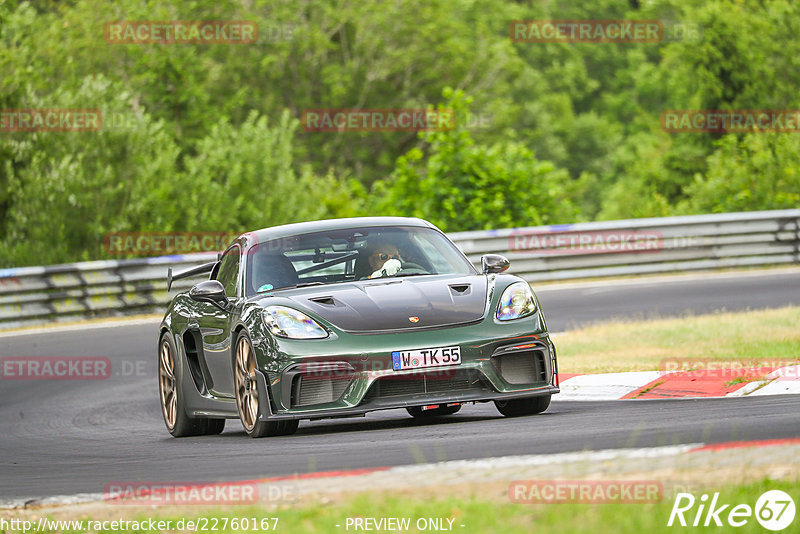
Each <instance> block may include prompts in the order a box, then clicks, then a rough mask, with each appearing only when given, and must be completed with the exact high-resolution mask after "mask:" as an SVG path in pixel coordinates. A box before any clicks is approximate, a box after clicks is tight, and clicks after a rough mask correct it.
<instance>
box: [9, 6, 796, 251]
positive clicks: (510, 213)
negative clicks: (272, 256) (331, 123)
mask: <svg viewBox="0 0 800 534" xmlns="http://www.w3.org/2000/svg"><path fill="white" fill-rule="evenodd" d="M614 18H618V19H629V20H631V19H632V20H659V21H661V22H663V23H664V27H665V29H666V31H667V34H666V39H665V40H664V41H662V42H659V43H602V44H597V43H515V42H512V41H511V39H509V34H508V28H509V26H508V25H509V22H510V21H512V20H515V19H567V20H569V19H572V20H575V19H598V20H608V19H614ZM120 20H129V21H133V20H155V21H159V20H160V21H165V20H246V21H254V22H255V23H256V24H257V25H258V27H259V33H260V37H259V40H258V42H257V43H256V44H252V45H224V44H203V45H163V44H145V45H121V44H112V43H108V42H106V40H105V38H104V27H105V25H106V24H107V23H109V22H112V21H120ZM676 24H677V25H678V27H683V28H685V29H686V28H688V29H689V30H690V32H689V34H687V35H684V36H680V35H677V34H675V33H674V31H673V28H674V27H675V25H676ZM681 25H682V26H681ZM799 33H800V3H798V2H793V1H791V0H763V1H761V0H709V1H705V0H650V1H648V2H633V1H630V0H598V1H597V2H590V3H586V2H584V3H579V2H571V1H567V0H554V1H550V2H516V1H514V0H487V1H485V2H476V1H475V0H399V1H392V2H386V1H383V0H366V1H364V2H349V1H346V0H321V1H319V2H315V3H313V4H309V3H307V2H299V1H297V0H279V1H269V2H267V1H265V0H253V1H248V2H241V1H238V0H220V1H214V2H212V1H210V0H187V1H183V2H177V1H175V0H171V1H167V2H163V1H156V0H120V1H118V2H97V1H94V0H75V1H73V2H54V1H49V2H27V1H24V0H0V109H3V110H4V109H19V108H34V107H43V108H54V107H67V106H72V107H82V108H97V109H102V110H104V112H107V113H108V114H110V115H113V116H115V117H117V116H118V117H123V118H124V117H128V118H129V119H130V120H127V122H125V121H123V122H122V123H121V125H120V124H117V125H116V126H114V125H110V126H107V127H104V128H103V130H102V131H100V132H81V133H76V132H61V133H55V132H53V133H47V132H32V133H8V132H0V266H7V265H23V264H42V263H51V262H61V261H70V260H80V259H88V258H98V257H103V254H102V250H101V247H100V242H101V239H102V236H103V235H104V234H105V233H107V232H112V231H148V230H152V231H173V230H174V231H182V230H185V231H200V230H209V231H239V230H248V229H252V228H256V227H262V226H268V225H272V224H279V223H283V222H289V221H297V220H304V219H313V218H322V217H344V216H354V215H363V214H375V215H380V214H390V213H391V214H413V215H419V216H422V217H425V218H428V219H431V220H432V221H434V222H436V223H437V224H439V225H441V226H442V227H444V228H446V229H448V230H461V229H464V230H466V229H479V228H497V227H504V226H521V225H530V224H547V223H552V222H571V221H574V220H593V219H616V218H628V217H648V216H662V215H672V214H679V213H681V214H682V213H701V212H707V211H724V210H734V209H735V210H758V209H770V208H775V207H797V206H798V199H797V190H798V188H797V178H796V173H797V172H798V171H797V169H798V162H797V161H796V158H795V156H794V154H795V153H796V152H797V150H796V149H797V145H796V143H797V141H796V135H797V134H763V133H752V134H747V135H726V136H720V135H715V134H670V133H666V132H664V131H663V130H662V129H661V126H660V122H659V117H660V114H661V112H662V111H664V110H669V109H704V108H709V109H723V110H732V109H798V108H800V97H798V93H797V87H798V86H800V39H797V35H798V34H799ZM447 88H455V89H457V90H456V91H454V92H452V93H447V92H446V89H447ZM443 94H446V95H447V96H446V97H445V98H444V99H443V98H442V95H443ZM465 95H468V96H469V99H467V97H466V96H465ZM436 106H440V107H442V106H451V107H452V106H456V107H459V113H466V112H467V110H469V112H471V113H473V114H475V116H476V117H478V118H479V119H481V120H480V121H478V123H477V125H476V124H475V123H467V124H465V123H464V122H463V121H462V122H461V123H459V125H458V127H457V128H456V129H454V130H453V131H448V132H429V133H424V134H422V135H416V134H414V133H409V132H362V133H356V132H312V131H305V130H303V129H302V128H301V127H300V126H299V124H298V121H297V120H298V119H299V118H300V117H301V115H302V112H303V111H304V110H307V109H318V108H357V109H362V108H367V109H397V108H427V107H436Z"/></svg>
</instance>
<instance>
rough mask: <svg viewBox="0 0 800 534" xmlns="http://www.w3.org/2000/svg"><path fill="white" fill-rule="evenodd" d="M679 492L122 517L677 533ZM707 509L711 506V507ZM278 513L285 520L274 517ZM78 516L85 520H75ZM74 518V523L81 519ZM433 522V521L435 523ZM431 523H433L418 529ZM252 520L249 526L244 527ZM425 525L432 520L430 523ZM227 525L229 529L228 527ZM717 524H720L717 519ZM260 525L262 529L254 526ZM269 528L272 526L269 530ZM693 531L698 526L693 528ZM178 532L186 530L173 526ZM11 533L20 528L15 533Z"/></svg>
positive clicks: (343, 526)
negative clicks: (626, 500)
mask: <svg viewBox="0 0 800 534" xmlns="http://www.w3.org/2000/svg"><path fill="white" fill-rule="evenodd" d="M776 489H777V490H782V491H784V492H786V493H788V494H789V495H790V496H793V497H794V498H795V499H797V497H798V496H799V495H800V481H797V480H795V481H775V480H770V479H767V478H765V479H761V480H759V481H757V482H753V483H748V484H731V485H724V486H721V487H717V488H714V489H709V490H704V491H708V493H709V494H710V496H713V493H714V492H719V498H718V503H717V505H718V506H721V505H723V504H730V506H728V507H727V509H726V511H725V512H723V513H722V514H720V520H721V521H722V523H723V526H722V527H708V528H703V527H701V528H700V529H701V530H702V531H703V532H731V531H732V530H736V532H739V533H749V532H764V531H765V530H764V529H763V528H762V527H761V525H760V524H759V523H758V521H757V520H756V518H755V516H751V517H749V518H747V517H745V518H744V519H746V520H747V523H746V524H745V525H744V526H741V527H738V528H733V527H731V526H730V525H728V524H727V523H726V520H727V513H728V512H729V511H730V510H731V509H732V508H733V506H736V505H738V504H746V505H748V506H750V507H751V508H752V509H754V508H755V505H756V502H757V500H758V498H759V496H760V495H761V494H763V493H764V492H766V491H769V490H776ZM700 496H701V495H700V494H696V495H695V498H696V499H698V500H697V502H696V504H695V506H694V507H693V508H691V509H690V510H689V511H687V512H686V513H685V514H684V517H685V518H686V519H687V522H688V523H689V524H691V522H692V521H693V520H694V518H695V514H696V512H697V510H698V504H699V502H700V500H699V499H700ZM674 502H675V497H674V496H672V495H670V496H667V497H665V498H664V499H663V500H662V501H661V502H658V503H652V504H621V503H611V504H609V503H606V504H534V505H531V504H514V503H511V502H509V501H508V499H507V497H505V496H498V495H487V496H485V497H474V496H473V497H446V496H445V497H440V498H434V499H429V498H421V497H413V496H408V495H396V496H392V495H387V494H385V493H365V494H359V495H357V496H354V497H351V498H348V499H346V500H343V501H340V502H337V503H336V504H318V503H314V504H309V505H303V504H300V505H297V506H295V507H293V508H291V509H282V510H277V511H267V510H265V509H263V508H258V507H248V508H240V507H237V508H229V509H226V510H220V509H217V510H206V511H203V512H196V513H193V514H187V515H185V516H183V517H181V516H178V515H161V513H160V512H159V511H158V510H153V511H150V512H147V513H146V515H138V514H137V515H130V514H121V515H124V516H126V517H127V518H128V519H130V520H135V521H140V522H142V523H147V522H148V521H149V520H151V519H153V520H156V518H157V519H158V520H169V521H171V525H178V524H179V523H178V522H179V521H181V520H183V521H184V523H183V525H184V526H185V525H186V522H187V521H189V520H191V521H195V522H197V521H199V522H200V524H199V528H196V529H189V528H184V529H183V531H186V532H189V531H195V530H196V531H198V532H201V531H203V530H204V529H203V528H202V526H203V525H205V526H206V529H205V530H206V531H211V530H212V529H211V527H212V526H215V527H216V528H215V529H214V530H213V531H215V532H247V531H258V532H265V531H269V532H286V533H296V532H303V533H309V534H317V533H319V534H323V533H339V532H355V531H362V532H363V531H365V529H363V528H362V529H356V528H354V526H353V523H350V526H349V528H348V518H351V521H352V520H353V518H371V519H374V520H380V519H381V518H398V519H405V518H408V521H409V523H408V525H409V528H407V529H403V530H398V531H402V532H431V531H436V530H437V529H436V528H432V526H431V525H439V526H444V527H445V528H444V529H442V530H445V531H451V532H462V533H465V534H466V533H484V532H486V533H492V532H534V531H537V532H565V533H572V532H593V533H605V532H608V533H615V534H627V533H630V534H641V533H643V532H646V533H648V534H659V533H664V534H667V533H672V532H674V531H675V530H685V529H686V527H680V526H677V525H673V526H672V527H669V526H667V522H668V520H669V517H670V514H671V511H672V509H673V505H674ZM705 511H707V507H706V510H705ZM705 511H704V513H703V514H702V516H701V520H700V522H701V525H702V522H703V521H704V520H705ZM233 518H237V520H238V521H237V524H236V528H233V526H232V521H231V520H232V519H233ZM275 518H277V522H276V521H275V520H274V519H275ZM74 519H77V518H74ZM74 519H73V520H74ZM80 519H82V520H83V521H84V524H83V526H84V527H87V526H88V527H91V524H89V523H86V521H89V520H92V519H91V518H90V517H86V516H83V517H81V518H80ZM431 520H433V523H431ZM418 521H419V526H420V527H422V526H425V527H427V528H425V529H421V528H418V524H417V522H418ZM245 522H246V523H247V524H248V528H243V527H244V526H245ZM423 522H424V524H423ZM798 522H800V518H795V520H794V522H793V523H792V524H791V525H790V526H789V527H788V528H787V529H786V530H785V531H786V532H796V530H793V529H794V528H796V525H797V524H798ZM226 524H227V527H226V526H225V525H226ZM712 524H713V523H712ZM254 525H258V527H257V528H252V526H254ZM264 525H268V529H265V528H263V526H264ZM372 526H373V528H372V529H371V530H373V531H378V532H380V531H384V532H386V531H390V530H387V529H377V528H375V527H374V525H372ZM688 528H689V529H692V528H691V526H690V527H688ZM87 530H92V529H91V528H89V529H87V528H84V529H82V530H77V529H70V528H61V529H45V530H42V531H38V532H65V533H66V532H86V531H87ZM172 530H173V531H180V530H176V529H174V528H173V529H172ZM102 531H103V532H152V530H149V529H148V528H140V529H139V530H134V529H128V530H124V529H117V530H113V529H109V530H106V529H103V530H102ZM8 532H13V530H9V531H8Z"/></svg>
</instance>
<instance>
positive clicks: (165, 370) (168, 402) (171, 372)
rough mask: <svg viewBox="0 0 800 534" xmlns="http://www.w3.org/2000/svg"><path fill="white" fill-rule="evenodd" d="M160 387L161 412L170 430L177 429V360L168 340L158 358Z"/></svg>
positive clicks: (162, 344) (162, 346)
mask: <svg viewBox="0 0 800 534" xmlns="http://www.w3.org/2000/svg"><path fill="white" fill-rule="evenodd" d="M158 386H159V388H158V389H159V391H160V393H161V412H162V413H163V414H164V421H165V422H166V423H167V427H169V429H170V430H172V429H173V428H175V420H176V418H177V414H178V396H177V393H176V387H175V358H174V357H173V354H172V349H171V348H170V345H169V342H168V341H167V340H166V338H165V339H164V340H163V341H162V342H161V350H160V351H159V358H158Z"/></svg>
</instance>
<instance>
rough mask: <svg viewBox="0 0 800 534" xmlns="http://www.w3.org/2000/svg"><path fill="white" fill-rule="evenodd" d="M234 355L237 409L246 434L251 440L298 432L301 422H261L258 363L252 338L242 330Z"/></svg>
mask: <svg viewBox="0 0 800 534" xmlns="http://www.w3.org/2000/svg"><path fill="white" fill-rule="evenodd" d="M235 347H236V348H235V350H234V353H233V380H234V389H235V390H236V409H237V411H238V412H239V421H241V423H242V426H243V427H244V431H245V432H247V435H248V436H250V437H251V438H263V437H267V436H288V435H290V434H294V433H295V432H296V431H297V426H298V425H299V424H300V422H299V421H298V420H297V419H292V420H283V421H261V420H260V417H261V413H262V412H261V403H260V400H259V399H260V397H259V391H258V387H259V384H258V381H257V380H256V376H255V373H257V372H258V371H256V360H255V354H254V353H253V344H252V342H251V341H250V336H249V335H247V332H246V331H244V330H242V331H241V332H240V333H239V335H238V336H237V338H236V345H235Z"/></svg>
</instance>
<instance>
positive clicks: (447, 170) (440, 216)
mask: <svg viewBox="0 0 800 534" xmlns="http://www.w3.org/2000/svg"><path fill="white" fill-rule="evenodd" d="M444 96H445V98H446V101H445V103H444V104H441V105H440V106H439V110H440V111H445V110H452V112H453V113H454V115H455V117H456V120H455V127H454V128H452V129H450V130H434V131H430V132H423V133H421V134H420V139H422V140H423V141H425V143H426V144H427V146H426V148H425V149H424V150H421V149H419V148H413V149H411V150H410V151H409V152H408V153H407V154H405V155H404V156H402V157H400V158H399V159H398V161H397V167H396V169H395V172H394V173H393V175H392V176H391V177H390V179H389V180H388V181H386V182H382V183H380V184H379V185H377V186H376V188H375V193H376V197H378V198H379V200H378V202H377V206H376V207H377V211H378V212H380V213H385V214H391V215H405V216H415V217H423V218H426V219H428V220H430V221H431V222H433V223H434V224H436V225H437V226H439V227H440V228H441V229H443V230H445V231H457V230H473V229H478V228H482V229H490V228H504V227H511V226H520V225H541V224H548V223H551V222H564V221H569V220H572V218H574V217H575V216H576V210H575V209H574V208H573V206H572V205H571V203H570V201H569V198H568V196H569V195H568V192H569V185H570V184H569V182H570V180H569V175H568V173H567V172H566V171H564V170H560V171H559V170H556V169H555V168H554V166H553V165H552V164H551V163H549V162H545V161H539V160H537V159H536V157H535V156H534V154H533V152H532V151H531V150H530V149H529V148H527V147H526V146H525V145H523V144H522V143H519V142H516V141H503V142H498V143H494V144H492V145H489V146H487V145H480V144H476V143H475V141H474V140H473V138H472V136H471V135H470V133H469V131H468V130H467V129H466V127H465V126H464V121H459V120H458V117H464V116H466V115H467V113H468V111H469V104H470V102H471V101H470V99H468V98H466V97H465V96H464V94H463V92H460V91H452V90H450V89H446V90H445V91H444Z"/></svg>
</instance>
